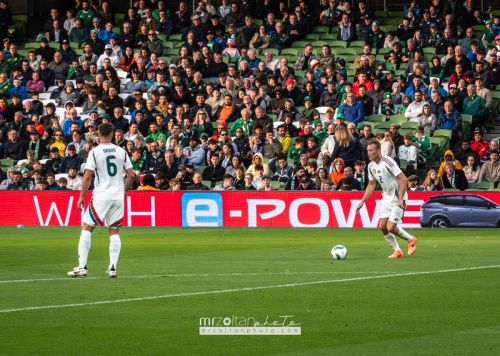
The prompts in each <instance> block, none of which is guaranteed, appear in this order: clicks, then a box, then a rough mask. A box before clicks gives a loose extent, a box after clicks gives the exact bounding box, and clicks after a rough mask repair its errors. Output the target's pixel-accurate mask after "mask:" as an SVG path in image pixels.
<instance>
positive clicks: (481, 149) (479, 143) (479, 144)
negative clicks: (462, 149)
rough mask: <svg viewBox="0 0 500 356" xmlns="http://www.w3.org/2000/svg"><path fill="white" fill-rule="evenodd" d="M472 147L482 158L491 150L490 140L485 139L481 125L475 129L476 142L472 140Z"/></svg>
mask: <svg viewBox="0 0 500 356" xmlns="http://www.w3.org/2000/svg"><path fill="white" fill-rule="evenodd" d="M470 148H472V149H473V150H474V151H476V152H477V154H478V155H479V158H480V159H481V158H483V156H484V154H485V153H486V152H488V151H489V150H490V145H489V144H488V141H486V140H483V133H482V132H481V129H480V128H479V127H476V129H475V130H474V142H472V144H471V145H470Z"/></svg>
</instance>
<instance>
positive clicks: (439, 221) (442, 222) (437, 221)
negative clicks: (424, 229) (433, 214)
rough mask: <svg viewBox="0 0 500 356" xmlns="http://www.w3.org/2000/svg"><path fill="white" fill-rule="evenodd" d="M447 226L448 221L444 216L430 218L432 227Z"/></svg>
mask: <svg viewBox="0 0 500 356" xmlns="http://www.w3.org/2000/svg"><path fill="white" fill-rule="evenodd" d="M449 226H450V222H449V221H448V220H447V219H446V218H442V217H437V218H433V219H432V220H431V227H432V228H433V229H438V228H441V229H446V228H447V227H449Z"/></svg>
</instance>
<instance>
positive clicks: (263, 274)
mask: <svg viewBox="0 0 500 356" xmlns="http://www.w3.org/2000/svg"><path fill="white" fill-rule="evenodd" d="M353 273H356V274H381V273H397V272H374V271H369V272H350V271H349V272H339V271H325V272H255V273H198V274H157V275H156V274H155V275H143V276H120V279H124V278H159V277H169V278H170V277H218V276H267V275H280V276H286V275H289V274H290V275H300V274H306V275H307V274H353ZM75 279H83V278H69V277H66V278H40V279H12V280H9V279H7V280H3V281H0V284H3V283H28V282H47V281H70V280H75ZM85 279H108V277H85Z"/></svg>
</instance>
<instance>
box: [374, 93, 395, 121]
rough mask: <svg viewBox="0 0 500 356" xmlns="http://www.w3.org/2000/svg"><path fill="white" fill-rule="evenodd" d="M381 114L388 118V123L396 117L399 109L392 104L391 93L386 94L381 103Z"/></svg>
mask: <svg viewBox="0 0 500 356" xmlns="http://www.w3.org/2000/svg"><path fill="white" fill-rule="evenodd" d="M378 111H379V113H380V114H382V115H385V116H386V119H387V121H390V117H391V115H396V114H397V113H398V109H397V108H396V106H395V105H394V104H393V102H392V95H391V93H387V92H386V93H384V96H383V101H382V102H381V103H380V107H379V110H378Z"/></svg>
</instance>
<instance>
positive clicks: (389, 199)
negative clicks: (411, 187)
mask: <svg viewBox="0 0 500 356" xmlns="http://www.w3.org/2000/svg"><path fill="white" fill-rule="evenodd" d="M399 173H401V169H399V167H398V165H397V163H396V162H395V161H394V160H393V159H392V158H390V157H387V156H382V159H381V160H380V162H379V163H376V162H375V161H371V162H370V164H369V165H368V176H369V180H375V181H377V182H378V183H379V184H380V186H381V187H382V190H383V194H382V202H383V203H390V204H394V203H395V204H398V202H399V193H400V191H401V186H400V181H399V179H397V178H396V177H397V175H398V174H399ZM403 199H404V200H405V201H407V200H408V194H406V192H405V196H404V197H403Z"/></svg>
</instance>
